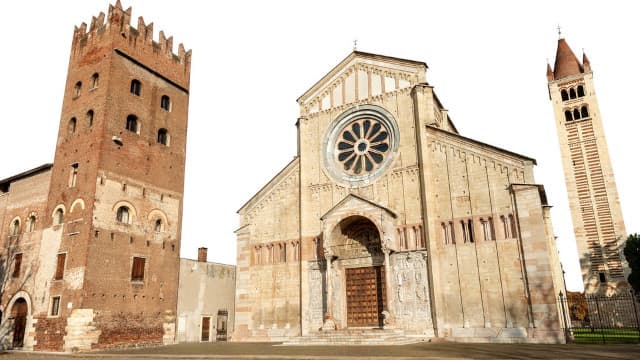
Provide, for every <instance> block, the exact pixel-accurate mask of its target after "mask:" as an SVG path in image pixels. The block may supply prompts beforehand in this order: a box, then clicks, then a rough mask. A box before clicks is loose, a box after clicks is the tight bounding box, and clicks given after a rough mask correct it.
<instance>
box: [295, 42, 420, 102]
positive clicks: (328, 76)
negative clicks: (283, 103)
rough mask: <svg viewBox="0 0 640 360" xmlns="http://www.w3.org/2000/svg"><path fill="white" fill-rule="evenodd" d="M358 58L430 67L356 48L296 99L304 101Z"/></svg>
mask: <svg viewBox="0 0 640 360" xmlns="http://www.w3.org/2000/svg"><path fill="white" fill-rule="evenodd" d="M356 58H360V59H365V60H372V61H380V62H385V63H389V64H397V65H404V66H405V67H411V68H414V69H415V68H424V69H425V70H426V69H427V68H428V66H427V64H426V63H425V62H423V61H415V60H408V59H402V58H397V57H392V56H385V55H378V54H372V53H367V52H362V51H355V50H354V51H353V52H351V53H350V54H349V55H348V56H347V57H345V58H344V59H343V60H342V61H340V63H338V65H336V66H334V67H333V69H331V70H330V71H329V72H328V73H327V74H326V75H325V76H323V77H322V78H321V79H320V80H318V81H317V82H316V83H315V84H313V86H311V88H309V89H308V90H307V91H305V92H304V93H303V94H302V95H300V97H298V99H296V101H297V102H300V101H301V100H303V101H304V100H305V99H306V98H307V97H309V96H310V95H311V94H313V93H314V92H316V91H317V90H318V89H319V88H320V87H322V85H323V84H325V83H326V82H327V81H330V80H331V78H332V77H333V76H335V75H336V74H338V73H340V71H341V70H343V68H345V67H347V65H349V64H350V63H351V62H353V60H354V59H356Z"/></svg>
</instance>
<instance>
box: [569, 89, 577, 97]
mask: <svg viewBox="0 0 640 360" xmlns="http://www.w3.org/2000/svg"><path fill="white" fill-rule="evenodd" d="M569 97H570V98H571V99H575V98H576V90H575V89H574V88H571V89H569Z"/></svg>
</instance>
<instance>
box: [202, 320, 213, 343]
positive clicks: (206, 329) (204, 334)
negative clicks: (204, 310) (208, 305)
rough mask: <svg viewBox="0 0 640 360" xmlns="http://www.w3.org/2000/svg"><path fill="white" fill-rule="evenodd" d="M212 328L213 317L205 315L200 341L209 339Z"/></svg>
mask: <svg viewBox="0 0 640 360" xmlns="http://www.w3.org/2000/svg"><path fill="white" fill-rule="evenodd" d="M210 329H211V317H210V316H204V317H203V318H202V336H201V337H200V341H209V331H210Z"/></svg>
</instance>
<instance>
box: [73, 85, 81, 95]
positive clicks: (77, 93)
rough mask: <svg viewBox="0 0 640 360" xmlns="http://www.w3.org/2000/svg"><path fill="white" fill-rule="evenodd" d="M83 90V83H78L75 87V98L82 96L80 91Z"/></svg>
mask: <svg viewBox="0 0 640 360" xmlns="http://www.w3.org/2000/svg"><path fill="white" fill-rule="evenodd" d="M81 90H82V81H78V82H77V83H76V85H75V86H74V87H73V96H74V97H78V96H80V91H81Z"/></svg>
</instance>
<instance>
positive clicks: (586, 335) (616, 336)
mask: <svg viewBox="0 0 640 360" xmlns="http://www.w3.org/2000/svg"><path fill="white" fill-rule="evenodd" d="M571 334H573V342H575V343H578V344H602V343H608V344H614V343H616V344H634V343H640V331H639V330H638V329H635V328H631V329H630V328H619V329H597V328H596V329H591V328H581V329H573V330H571Z"/></svg>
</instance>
